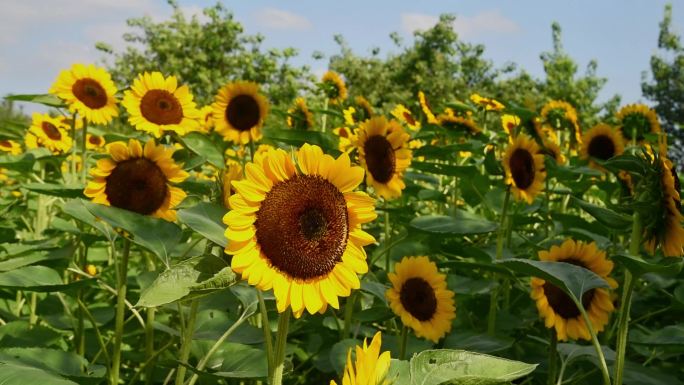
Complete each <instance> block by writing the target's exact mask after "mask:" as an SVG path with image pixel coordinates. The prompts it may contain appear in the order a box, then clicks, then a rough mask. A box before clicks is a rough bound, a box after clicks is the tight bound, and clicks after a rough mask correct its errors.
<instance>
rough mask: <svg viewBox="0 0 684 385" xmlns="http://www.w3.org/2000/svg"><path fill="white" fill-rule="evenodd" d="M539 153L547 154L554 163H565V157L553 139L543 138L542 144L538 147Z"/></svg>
mask: <svg viewBox="0 0 684 385" xmlns="http://www.w3.org/2000/svg"><path fill="white" fill-rule="evenodd" d="M540 153H541V154H544V155H548V156H549V157H551V159H553V160H554V161H555V162H556V164H565V162H567V158H566V157H565V155H563V152H562V151H561V148H560V146H559V145H558V143H557V142H556V141H555V140H553V139H544V146H543V147H542V148H541V149H540Z"/></svg>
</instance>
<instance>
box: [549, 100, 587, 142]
mask: <svg viewBox="0 0 684 385" xmlns="http://www.w3.org/2000/svg"><path fill="white" fill-rule="evenodd" d="M540 115H541V122H540V123H541V124H542V125H543V126H544V127H547V126H548V127H549V128H550V130H551V131H555V130H569V131H571V132H572V134H573V135H574V136H573V137H572V140H573V141H574V142H577V143H580V142H581V136H582V132H581V131H580V127H579V124H578V121H579V119H578V118H577V110H575V107H573V106H572V104H570V103H568V102H564V101H562V100H551V101H549V102H548V103H546V104H544V107H542V110H541V113H540Z"/></svg>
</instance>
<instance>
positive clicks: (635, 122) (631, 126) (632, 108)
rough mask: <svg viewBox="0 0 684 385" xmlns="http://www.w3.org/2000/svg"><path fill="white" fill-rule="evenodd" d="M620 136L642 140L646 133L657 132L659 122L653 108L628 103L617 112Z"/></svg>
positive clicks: (658, 130)
mask: <svg viewBox="0 0 684 385" xmlns="http://www.w3.org/2000/svg"><path fill="white" fill-rule="evenodd" d="M617 118H618V122H619V123H618V125H619V127H620V131H621V132H622V136H623V137H625V138H629V140H630V141H632V140H635V141H637V142H639V143H640V142H643V140H644V138H645V137H644V135H645V134H647V133H649V132H650V133H659V132H660V122H658V116H657V115H656V113H655V111H653V109H651V108H649V107H648V106H646V105H643V104H629V105H626V106H624V107H622V108H621V109H620V111H618V113H617Z"/></svg>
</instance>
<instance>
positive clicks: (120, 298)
mask: <svg viewBox="0 0 684 385" xmlns="http://www.w3.org/2000/svg"><path fill="white" fill-rule="evenodd" d="M130 252H131V241H130V240H129V239H127V238H124V239H123V251H122V253H121V261H120V262H119V269H118V274H117V293H116V318H115V325H114V346H113V348H112V370H111V377H112V385H117V384H118V383H119V371H120V367H121V344H122V342H123V327H124V312H125V310H126V279H127V276H128V257H129V255H130Z"/></svg>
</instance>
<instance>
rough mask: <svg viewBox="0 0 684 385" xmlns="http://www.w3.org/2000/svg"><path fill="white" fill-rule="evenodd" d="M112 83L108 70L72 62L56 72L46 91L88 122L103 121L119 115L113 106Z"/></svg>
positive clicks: (113, 92)
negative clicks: (69, 65)
mask: <svg viewBox="0 0 684 385" xmlns="http://www.w3.org/2000/svg"><path fill="white" fill-rule="evenodd" d="M116 92H117V90H116V85H114V82H113V81H112V77H111V76H110V75H109V73H108V72H107V71H106V70H105V69H104V68H100V67H95V66H94V65H92V64H90V65H87V66H86V65H83V64H74V65H73V66H71V68H70V69H68V70H63V71H62V72H60V74H59V76H58V77H57V80H56V81H55V83H54V84H53V85H52V87H50V93H51V94H55V95H57V96H58V97H59V98H61V99H63V100H64V101H65V102H66V103H67V104H68V105H69V111H71V112H78V114H79V115H81V116H83V117H85V118H86V120H88V121H89V122H92V123H95V124H107V123H109V122H111V121H112V118H114V117H115V116H118V115H119V109H118V107H117V106H116V98H115V95H116Z"/></svg>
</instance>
